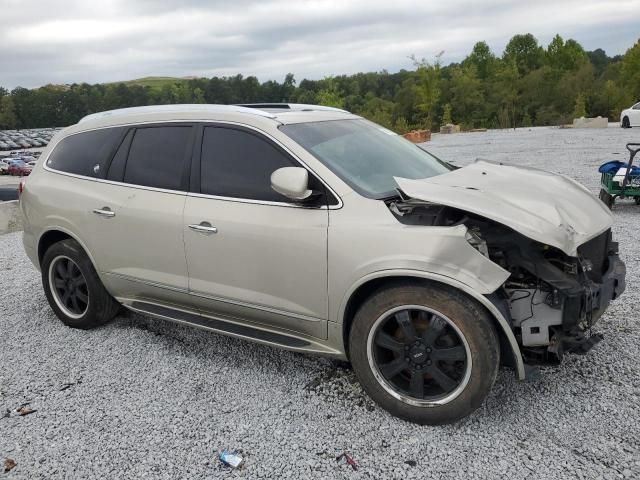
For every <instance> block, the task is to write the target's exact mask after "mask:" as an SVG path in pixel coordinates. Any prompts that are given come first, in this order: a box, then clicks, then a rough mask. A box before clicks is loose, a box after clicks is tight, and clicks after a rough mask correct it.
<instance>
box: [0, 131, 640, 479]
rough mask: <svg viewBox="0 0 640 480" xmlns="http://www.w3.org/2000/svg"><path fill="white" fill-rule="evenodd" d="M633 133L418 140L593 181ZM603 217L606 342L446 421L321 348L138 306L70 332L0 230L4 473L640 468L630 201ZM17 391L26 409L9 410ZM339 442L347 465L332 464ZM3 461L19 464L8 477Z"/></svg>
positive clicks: (251, 474)
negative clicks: (233, 461) (216, 328)
mask: <svg viewBox="0 0 640 480" xmlns="http://www.w3.org/2000/svg"><path fill="white" fill-rule="evenodd" d="M639 136H640V129H634V130H631V131H622V130H619V129H614V128H609V129H607V130H557V129H531V130H518V131H515V132H514V131H499V132H488V133H473V134H459V135H450V136H446V135H436V136H434V139H433V141H432V142H431V143H429V144H428V145H427V148H429V149H430V150H432V151H433V152H434V153H436V154H437V155H439V156H441V157H442V158H444V159H447V160H456V161H457V163H458V164H460V165H461V164H464V163H467V162H468V161H470V160H471V159H473V158H474V157H476V156H481V157H486V158H493V159H496V160H502V161H508V162H512V163H518V164H527V165H533V166H538V167H542V168H546V169H548V170H553V171H557V172H562V173H566V174H569V175H571V176H572V177H574V178H576V179H577V180H579V181H581V182H583V183H585V184H586V185H587V186H588V187H589V188H591V189H593V191H594V192H597V189H598V181H599V174H598V173H597V166H598V165H599V164H600V163H602V162H603V161H604V160H606V159H615V158H624V157H626V151H625V150H624V143H625V141H629V140H633V139H634V137H635V140H636V141H637V140H639V139H640V138H639ZM614 215H615V227H614V230H615V235H616V237H617V239H618V240H619V241H620V244H621V250H622V256H623V257H624V260H625V261H626V262H627V268H628V284H627V285H628V286H627V291H626V293H625V294H624V296H623V298H622V299H621V300H619V301H617V302H615V303H613V304H612V306H611V308H610V310H609V311H608V312H607V313H606V315H605V316H604V317H603V318H602V319H601V321H600V323H599V324H598V327H597V330H598V331H600V332H602V333H604V335H605V340H604V341H603V342H602V343H601V344H599V345H598V346H597V347H595V348H594V349H593V350H592V351H591V352H589V354H588V355H586V356H584V357H576V356H571V357H568V358H566V360H565V362H564V363H563V364H562V366H560V367H558V368H546V369H544V370H543V372H542V376H541V378H540V379H539V380H538V381H536V382H535V383H519V382H517V381H516V380H515V379H514V377H513V374H512V372H510V371H507V370H505V371H502V372H501V373H500V375H499V377H498V380H497V382H496V385H495V387H494V389H493V392H492V394H491V396H490V397H489V399H488V400H487V402H486V403H485V405H484V406H483V408H481V409H480V410H479V411H478V412H476V413H475V414H473V415H472V416H470V417H469V418H467V419H465V420H463V421H461V422H459V423H458V424H456V425H453V426H445V427H420V426H417V425H413V424H409V423H406V422H403V421H401V420H398V419H396V418H393V417H391V416H390V415H388V414H387V413H385V412H384V411H382V410H381V409H379V408H378V407H376V406H374V405H373V404H372V403H371V401H370V400H369V399H368V398H367V397H366V395H364V394H363V393H362V390H361V389H360V387H359V386H358V385H357V383H356V382H355V379H354V376H353V374H352V373H351V372H350V371H349V370H345V369H343V368H341V367H337V366H336V365H335V364H334V363H332V362H330V361H328V360H325V359H319V358H313V357H308V356H304V355H299V354H295V353H290V352H284V351H279V350H275V349H271V348H268V347H263V346H259V345H255V344H251V343H247V342H243V341H240V340H235V339H230V338H227V337H224V336H221V335H216V334H213V333H207V332H203V331H200V330H196V329H191V328H187V327H183V326H178V325H174V324H171V323H169V322H164V321H159V320H153V319H149V318H146V317H141V316H138V315H131V316H122V317H119V318H117V319H116V320H115V321H114V322H112V323H110V324H109V325H107V326H105V327H102V328H99V329H96V330H93V331H89V332H84V331H77V330H71V329H69V328H66V327H65V326H63V325H62V323H60V322H59V321H58V320H57V319H56V318H55V316H54V314H53V313H52V311H51V310H50V309H49V307H48V305H47V302H46V300H45V297H44V294H43V292H42V287H41V285H40V279H39V275H38V273H37V272H36V270H35V269H34V268H33V267H32V266H31V264H30V263H29V261H28V260H27V258H26V257H25V255H24V253H23V251H22V245H21V239H20V234H19V233H14V234H9V235H5V236H0V295H1V297H0V307H1V308H0V478H11V479H17V478H24V479H37V478H43V479H44V478H46V479H57V478H82V479H92V478H99V479H104V478H172V479H175V478H189V479H192V478H217V477H244V478H296V479H299V478H398V479H400V478H451V479H454V478H456V479H458V478H465V479H473V478H478V479H481V478H496V477H499V476H505V477H507V478H510V479H521V478H530V479H560V478H594V479H595V478H598V479H618V478H640V369H639V368H638V361H639V360H640V347H639V343H640V326H639V325H638V316H639V315H638V308H639V307H638V305H639V304H640V302H639V300H640V298H639V296H640V295H639V293H638V286H639V278H638V273H639V272H640V268H639V265H638V264H639V263H640V241H639V239H640V238H639V237H640V233H639V230H640V207H637V206H635V205H634V204H632V203H629V202H626V203H624V204H622V205H620V206H616V207H615V210H614ZM25 403H28V407H29V408H31V409H35V410H36V412H35V413H32V414H30V415H26V416H19V415H17V413H16V412H15V410H16V409H17V408H19V407H20V406H21V405H23V404H25ZM5 411H6V412H7V414H6V415H5V416H2V414H3V413H4V412H5ZM223 448H231V449H241V450H243V452H244V455H245V458H246V462H245V466H244V468H243V469H242V470H238V471H233V470H230V469H227V468H224V467H221V466H220V464H219V462H218V460H217V452H218V451H220V450H222V449H223ZM345 451H346V452H348V453H349V454H350V455H351V456H352V457H353V458H354V460H355V461H356V462H357V463H358V465H359V466H360V468H359V470H358V471H353V470H352V469H351V467H349V466H348V465H346V464H345V463H344V461H342V462H341V463H338V462H336V460H335V459H336V457H337V456H338V455H339V454H341V453H342V452H345ZM5 458H11V459H13V460H15V462H16V464H17V466H16V467H15V468H14V469H13V470H11V471H10V472H9V473H6V474H3V473H2V472H3V469H2V462H3V461H4V459H5ZM412 461H413V462H415V464H414V465H415V466H412V465H411V463H412ZM406 462H409V463H406Z"/></svg>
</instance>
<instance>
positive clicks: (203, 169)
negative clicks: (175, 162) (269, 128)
mask: <svg viewBox="0 0 640 480" xmlns="http://www.w3.org/2000/svg"><path fill="white" fill-rule="evenodd" d="M291 166H296V165H294V163H293V161H292V160H291V159H290V158H289V157H288V156H287V155H286V154H285V153H284V152H282V151H280V150H279V149H278V148H277V147H276V146H275V145H273V144H271V143H270V142H268V141H267V140H266V139H263V138H261V137H260V136H258V135H257V134H254V133H251V132H247V131H245V130H239V129H233V128H225V127H206V128H205V129H204V135H203V138H202V160H201V164H200V192H201V193H206V194H208V195H216V196H220V197H233V198H244V199H250V200H263V201H275V202H288V201H289V200H288V199H287V198H286V197H284V196H282V195H280V194H279V193H276V192H275V191H274V190H273V189H272V188H271V174H272V173H273V172H274V171H276V170H277V169H279V168H281V167H291Z"/></svg>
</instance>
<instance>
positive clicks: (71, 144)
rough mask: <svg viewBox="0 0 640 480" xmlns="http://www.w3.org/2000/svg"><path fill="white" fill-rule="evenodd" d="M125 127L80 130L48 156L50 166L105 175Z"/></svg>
mask: <svg viewBox="0 0 640 480" xmlns="http://www.w3.org/2000/svg"><path fill="white" fill-rule="evenodd" d="M122 133H123V128H122V127H116V128H103V129H100V130H92V131H89V132H82V133H76V134H74V135H70V136H68V137H65V138H63V139H62V140H61V141H60V143H58V145H56V147H55V149H54V150H53V152H51V155H49V158H48V159H47V166H48V167H51V168H53V169H55V170H60V171H62V172H67V173H73V174H76V175H84V176H85V177H95V178H104V177H105V174H106V172H105V166H106V164H107V162H108V160H109V158H110V156H111V155H112V154H113V152H114V150H115V149H116V147H117V143H118V142H119V141H120V138H121V135H122Z"/></svg>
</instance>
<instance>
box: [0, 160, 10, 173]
mask: <svg viewBox="0 0 640 480" xmlns="http://www.w3.org/2000/svg"><path fill="white" fill-rule="evenodd" d="M8 174H9V161H8V160H5V159H4V158H3V159H2V160H0V175H8Z"/></svg>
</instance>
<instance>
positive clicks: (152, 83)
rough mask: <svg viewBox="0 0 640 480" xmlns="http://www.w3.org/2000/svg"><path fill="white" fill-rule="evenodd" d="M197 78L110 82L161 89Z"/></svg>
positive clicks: (152, 78)
mask: <svg viewBox="0 0 640 480" xmlns="http://www.w3.org/2000/svg"><path fill="white" fill-rule="evenodd" d="M194 78H196V77H144V78H136V79H135V80H125V81H123V82H110V83H124V84H125V85H141V86H143V87H151V88H154V89H155V88H157V89H161V88H162V87H163V86H164V85H167V84H169V85H173V84H174V83H184V82H187V81H189V80H192V79H194Z"/></svg>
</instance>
